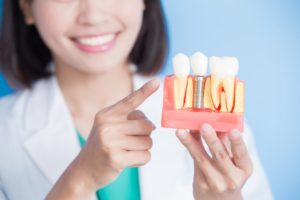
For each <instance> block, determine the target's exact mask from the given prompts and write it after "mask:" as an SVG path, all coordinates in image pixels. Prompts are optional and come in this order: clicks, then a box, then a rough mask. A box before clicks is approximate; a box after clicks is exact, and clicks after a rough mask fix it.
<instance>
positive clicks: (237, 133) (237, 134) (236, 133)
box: [229, 129, 241, 140]
mask: <svg viewBox="0 0 300 200" xmlns="http://www.w3.org/2000/svg"><path fill="white" fill-rule="evenodd" d="M229 137H230V139H233V140H234V139H238V138H239V137H241V133H240V131H238V130H236V129H233V130H232V131H231V132H230V134H229Z"/></svg>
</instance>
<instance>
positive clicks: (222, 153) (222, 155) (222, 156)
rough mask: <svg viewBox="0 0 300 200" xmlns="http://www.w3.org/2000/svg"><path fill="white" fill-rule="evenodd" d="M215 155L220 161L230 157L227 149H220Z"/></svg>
mask: <svg viewBox="0 0 300 200" xmlns="http://www.w3.org/2000/svg"><path fill="white" fill-rule="evenodd" d="M214 156H215V158H216V159H217V160H218V161H221V162H222V161H225V160H226V159H227V157H228V155H227V153H226V152H225V151H222V150H218V151H216V152H215V153H214Z"/></svg>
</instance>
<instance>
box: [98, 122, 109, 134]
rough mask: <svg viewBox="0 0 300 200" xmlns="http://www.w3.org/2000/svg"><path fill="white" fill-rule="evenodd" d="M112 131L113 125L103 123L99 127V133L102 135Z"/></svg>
mask: <svg viewBox="0 0 300 200" xmlns="http://www.w3.org/2000/svg"><path fill="white" fill-rule="evenodd" d="M110 131H111V126H110V125H108V124H102V125H101V126H99V127H98V133H99V134H101V135H103V136H104V135H106V134H107V133H109V132H110Z"/></svg>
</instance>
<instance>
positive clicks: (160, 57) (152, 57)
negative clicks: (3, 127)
mask: <svg viewBox="0 0 300 200" xmlns="http://www.w3.org/2000/svg"><path fill="white" fill-rule="evenodd" d="M85 2H86V1H81V0H51V1H41V0H34V1H33V0H29V2H28V3H27V1H26V0H20V3H21V5H22V6H21V7H20V6H19V3H18V0H12V1H5V2H4V9H3V10H4V13H3V14H4V19H5V20H4V22H3V24H2V32H1V35H0V45H1V48H2V50H1V52H0V66H1V68H2V71H3V72H4V74H5V75H6V78H7V79H8V81H9V82H10V83H11V84H13V85H15V86H16V87H24V86H25V87H30V86H31V84H32V82H33V81H35V80H38V79H40V78H46V77H49V76H51V72H50V71H49V70H48V69H47V65H48V64H49V62H50V61H52V60H53V59H54V57H53V55H52V54H51V52H50V50H49V47H50V48H51V49H53V50H54V49H55V51H56V52H57V55H59V57H64V60H67V62H68V63H66V64H68V65H72V66H74V67H75V68H77V69H78V70H83V71H86V72H88V70H89V69H86V66H91V67H89V68H90V70H91V71H99V70H100V71H101V70H105V67H107V68H109V67H111V66H112V65H116V64H120V63H114V62H118V61H119V60H124V59H127V56H128V55H129V57H128V58H129V61H130V62H132V63H134V64H136V65H137V66H138V72H140V73H141V74H148V75H150V74H155V73H156V72H158V71H159V70H160V69H161V66H162V65H163V63H164V59H165V55H166V54H167V46H168V45H167V36H166V29H165V24H164V16H163V12H162V10H161V7H160V4H159V3H158V1H151V0H146V1H145V5H143V4H142V1H140V0H136V3H134V2H131V1H130V3H128V2H127V1H124V3H122V4H120V2H119V1H109V3H107V2H105V5H104V6H105V7H104V6H102V4H104V2H103V1H99V2H98V4H101V7H102V8H101V9H106V10H105V12H101V15H98V14H96V15H95V12H90V11H91V10H94V9H97V7H96V6H95V5H92V6H93V7H94V8H86V9H85V7H86V6H91V5H90V4H86V3H85ZM144 6H145V8H147V9H145V11H144V12H143V9H144ZM116 7H117V8H118V9H115V8H116ZM111 9H114V10H113V12H114V13H112V12H111ZM22 10H23V13H24V15H25V19H24V15H23V13H22ZM137 10H139V12H136V11H137ZM78 12H80V14H78ZM86 12H88V13H86ZM96 12H97V11H96ZM75 15H76V16H75ZM112 15H113V16H114V17H113V18H112V17H110V16H112ZM139 15H140V16H139ZM34 16H35V17H36V19H37V20H36V21H35V22H34ZM120 19H121V20H120ZM100 21H102V22H100ZM99 23H101V24H105V26H102V25H101V27H99ZM97 24H98V25H97ZM58 36H59V37H58ZM117 40H118V43H119V45H118V46H117V48H112V46H114V44H115V43H116V41H117ZM74 46H76V47H77V48H73V47H74ZM124 47H126V48H124ZM132 47H133V48H132ZM125 49H126V50H125ZM80 51H82V52H85V53H86V54H82V53H80ZM99 52H103V53H102V54H101V55H100V56H99V55H97V56H93V55H92V57H94V58H93V59H89V60H88V61H86V60H85V59H83V57H84V56H89V53H95V54H97V53H99ZM109 54H110V55H111V54H114V55H117V56H118V57H120V58H119V59H113V60H111V59H108V60H105V59H103V57H109ZM57 59H59V60H62V59H61V58H57ZM99 65H100V66H102V67H101V68H99V67H98V66H99Z"/></svg>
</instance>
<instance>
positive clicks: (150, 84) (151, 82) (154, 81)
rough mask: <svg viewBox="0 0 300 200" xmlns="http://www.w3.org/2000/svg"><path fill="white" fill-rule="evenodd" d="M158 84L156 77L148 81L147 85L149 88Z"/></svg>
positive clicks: (156, 86)
mask: <svg viewBox="0 0 300 200" xmlns="http://www.w3.org/2000/svg"><path fill="white" fill-rule="evenodd" d="M159 85H160V82H159V80H158V78H154V79H152V80H151V81H150V82H149V86H151V88H158V86H159Z"/></svg>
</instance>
